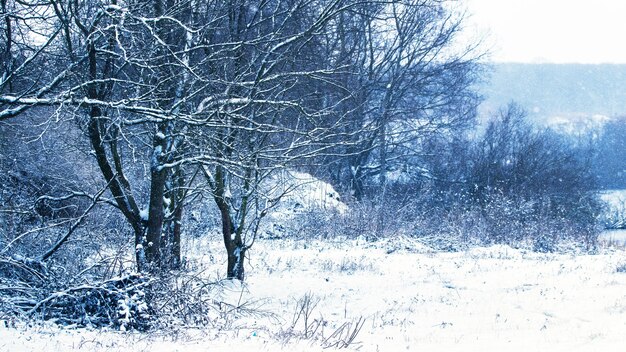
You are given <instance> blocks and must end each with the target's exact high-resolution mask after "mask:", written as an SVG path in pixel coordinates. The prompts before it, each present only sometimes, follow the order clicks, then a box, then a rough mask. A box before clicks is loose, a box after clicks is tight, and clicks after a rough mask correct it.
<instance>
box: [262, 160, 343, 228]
mask: <svg viewBox="0 0 626 352" xmlns="http://www.w3.org/2000/svg"><path fill="white" fill-rule="evenodd" d="M266 189H267V190H268V192H267V193H268V196H269V198H270V199H278V202H277V204H276V206H275V207H273V208H272V209H271V211H270V212H269V213H268V215H267V218H266V220H265V222H264V225H263V226H262V231H261V235H262V236H263V237H269V238H280V237H285V236H286V235H287V234H288V233H293V232H294V230H295V231H296V232H297V229H296V228H295V227H298V226H299V224H301V223H302V222H304V220H305V217H315V216H330V215H332V214H333V213H339V214H344V213H345V212H346V211H347V210H348V206H347V205H346V204H345V203H343V202H342V201H341V198H340V196H339V193H337V191H335V189H334V188H333V186H332V185H330V184H329V183H327V182H324V181H322V180H320V179H318V178H315V177H313V176H312V175H310V174H308V173H304V172H297V171H291V170H284V171H282V172H280V173H277V174H276V175H274V176H273V177H272V178H270V179H269V181H268V182H267V185H266ZM290 227H291V228H290Z"/></svg>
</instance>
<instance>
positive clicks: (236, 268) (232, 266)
mask: <svg viewBox="0 0 626 352" xmlns="http://www.w3.org/2000/svg"><path fill="white" fill-rule="evenodd" d="M246 250H247V249H246V247H245V246H243V245H242V244H241V243H239V244H237V243H235V242H234V241H231V243H229V244H226V252H227V253H228V267H227V270H226V278H227V279H237V280H240V281H243V280H244V277H245V275H244V274H245V273H244V260H245V257H246V256H245V254H246Z"/></svg>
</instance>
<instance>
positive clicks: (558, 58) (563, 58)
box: [466, 0, 626, 63]
mask: <svg viewBox="0 0 626 352" xmlns="http://www.w3.org/2000/svg"><path fill="white" fill-rule="evenodd" d="M466 3H467V5H466V6H467V9H468V15H470V18H468V22H467V24H468V29H469V30H473V31H477V32H480V33H486V34H487V42H488V43H489V44H492V48H493V50H492V55H491V59H492V60H493V61H512V62H549V63H572V62H578V63H626V0H466Z"/></svg>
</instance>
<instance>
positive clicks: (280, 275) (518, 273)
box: [0, 238, 626, 352]
mask: <svg viewBox="0 0 626 352" xmlns="http://www.w3.org/2000/svg"><path fill="white" fill-rule="evenodd" d="M189 246H190V247H188V250H187V251H188V254H191V251H192V250H191V248H196V249H197V248H204V249H206V252H205V253H204V254H203V255H199V253H198V256H197V257H195V259H193V260H195V262H194V263H193V264H194V265H197V266H201V267H204V268H206V269H207V270H206V271H207V272H218V271H221V270H223V266H224V265H225V264H224V261H225V258H222V248H221V243H220V242H219V241H211V242H209V241H208V240H207V239H206V238H201V239H196V240H195V242H194V241H189ZM193 251H195V250H193ZM250 254H251V258H250V261H249V265H248V267H247V268H246V269H247V283H246V284H245V285H243V286H242V285H240V284H238V282H233V283H226V284H224V285H223V288H222V291H221V293H220V295H219V296H216V300H217V301H221V302H222V303H227V304H231V305H233V306H244V307H247V308H248V309H250V311H251V312H248V313H246V314H240V317H238V318H233V321H231V322H229V324H228V326H227V327H225V328H223V329H219V328H200V329H185V328H174V329H172V331H166V332H152V333H147V334H139V333H133V332H131V333H121V332H114V331H92V330H88V329H79V330H72V329H65V330H63V329H60V328H58V327H53V326H43V327H42V326H35V327H30V328H26V327H18V328H4V327H2V328H0V351H31V350H33V351H34V350H44V349H45V350H48V351H78V350H85V351H127V350H129V349H132V350H133V351H143V350H145V351H153V352H160V351H191V352H193V351H227V350H229V351H233V350H235V351H237V350H248V351H281V350H282V351H323V350H328V349H324V347H327V346H329V345H332V344H333V343H337V342H339V340H341V339H342V338H345V337H346V336H347V335H346V334H344V335H341V334H340V335H341V336H343V337H341V338H338V337H336V338H332V335H333V333H334V332H337V331H338V330H341V328H342V326H343V327H344V329H343V330H341V331H340V332H342V333H343V332H347V331H348V330H350V329H353V328H354V327H355V326H356V325H355V324H357V323H358V322H362V321H363V320H362V319H365V320H364V324H363V326H362V328H361V329H360V332H359V333H358V335H357V336H356V338H355V339H354V341H353V342H352V343H351V344H350V345H349V346H348V350H360V351H399V350H408V351H599V350H602V351H623V350H624V348H625V346H626V273H624V272H620V270H618V268H620V267H623V266H624V265H625V264H626V252H624V251H623V250H605V251H604V253H603V254H598V255H576V256H574V255H565V254H538V253H533V252H529V251H524V250H518V249H513V248H510V247H507V246H493V247H488V248H474V249H471V250H468V251H465V252H458V253H442V252H435V251H432V250H430V249H428V248H426V247H424V246H422V245H420V244H419V243H416V242H413V241H410V240H407V239H390V240H384V241H379V242H374V243H369V242H366V241H362V240H349V241H348V240H346V241H337V242H321V241H313V240H309V241H292V240H279V241H276V240H260V241H259V242H257V243H256V244H255V246H254V247H253V248H252V249H251V253H250ZM210 268H214V270H211V269H210ZM305 298H308V300H309V303H310V305H309V308H310V311H309V321H308V327H305V325H304V321H303V319H302V318H300V319H299V320H297V321H296V323H295V324H294V320H295V318H294V317H295V316H297V313H298V312H299V311H301V309H300V308H302V302H303V301H304V299H305ZM299 309H300V310H299ZM254 311H256V312H257V313H253V312H254ZM359 319H361V320H359ZM316 324H317V325H316ZM318 325H319V326H318ZM346 326H347V328H346ZM307 328H308V330H307ZM307 332H308V333H307Z"/></svg>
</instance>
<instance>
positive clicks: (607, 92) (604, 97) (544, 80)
mask: <svg viewBox="0 0 626 352" xmlns="http://www.w3.org/2000/svg"><path fill="white" fill-rule="evenodd" d="M479 89H480V91H481V92H482V93H483V94H484V96H485V98H486V100H485V102H484V103H483V105H482V107H481V110H482V112H483V113H488V112H490V111H494V110H496V109H497V108H498V107H500V106H503V105H505V104H507V103H508V102H510V101H512V100H514V101H516V102H518V103H520V104H521V105H523V106H524V107H525V108H526V109H528V111H529V114H530V116H531V118H533V119H535V120H536V121H537V122H540V123H541V122H554V121H562V120H563V119H567V120H574V121H580V120H587V119H588V118H590V117H593V116H594V115H595V116H596V120H597V119H598V115H603V116H607V117H614V116H621V115H626V65H608V64H607V65H583V64H515V63H499V64H494V65H493V66H492V72H491V79H490V80H489V81H487V82H486V83H484V84H483V85H481V87H480V88H479Z"/></svg>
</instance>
